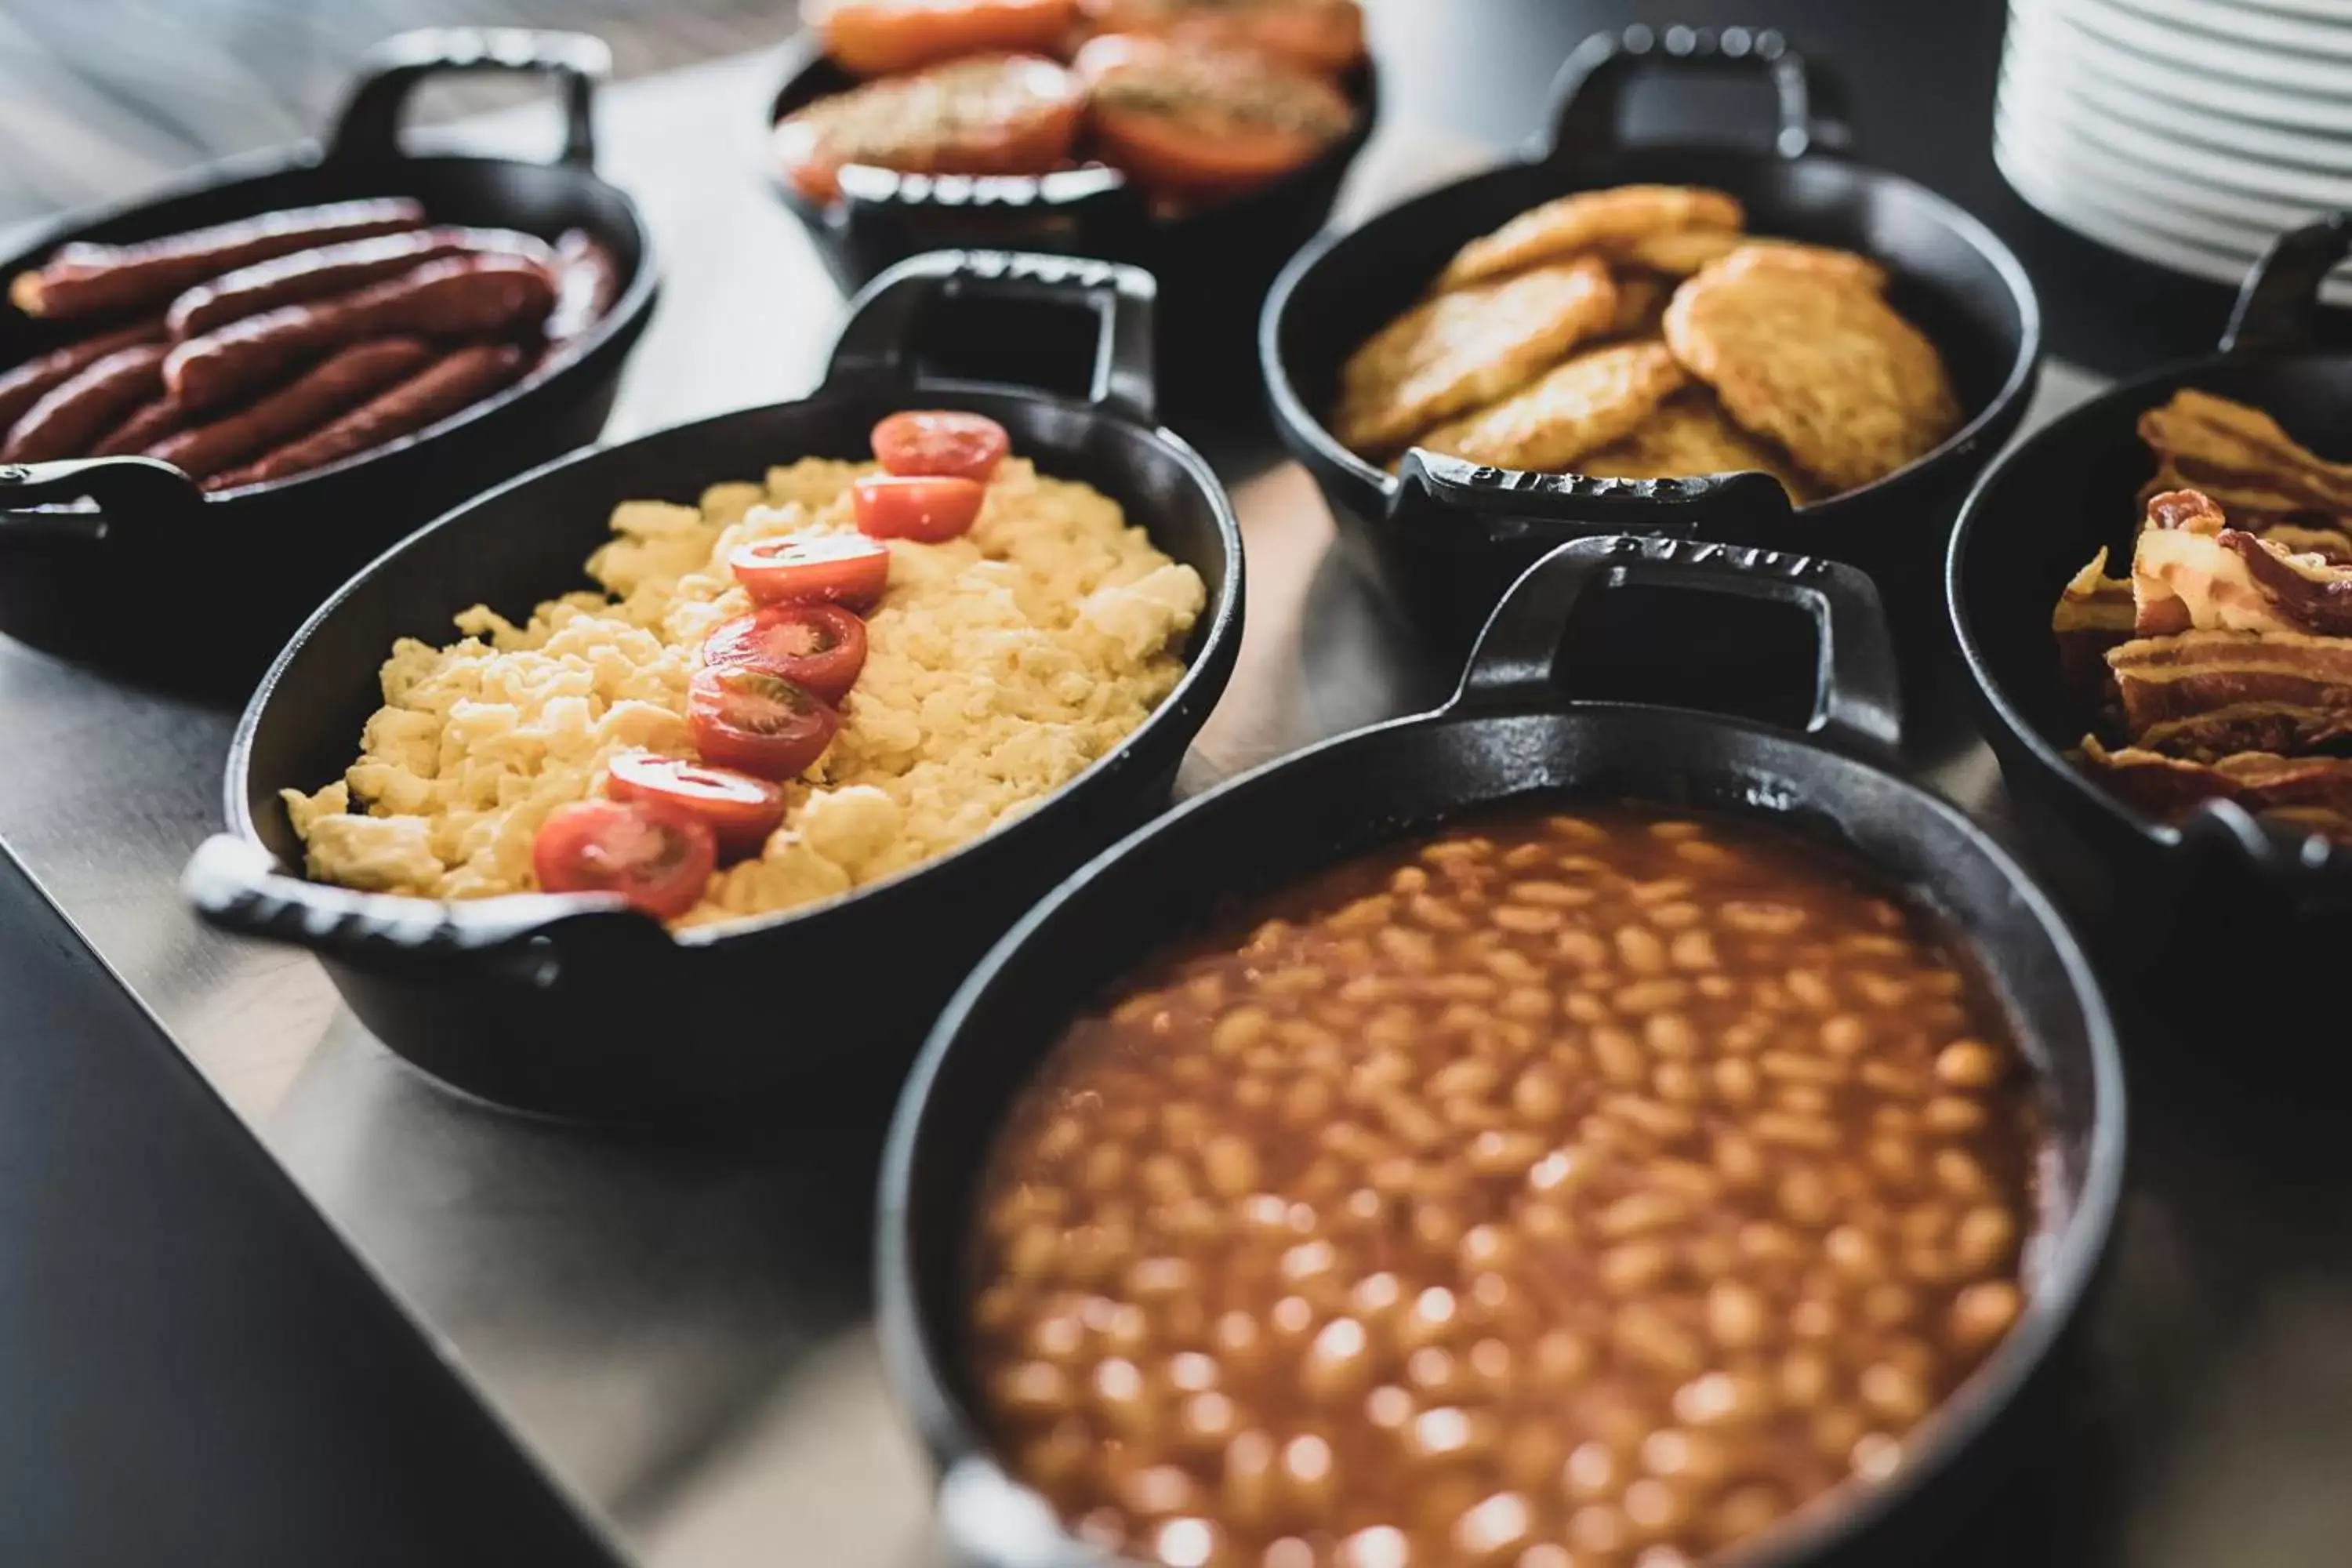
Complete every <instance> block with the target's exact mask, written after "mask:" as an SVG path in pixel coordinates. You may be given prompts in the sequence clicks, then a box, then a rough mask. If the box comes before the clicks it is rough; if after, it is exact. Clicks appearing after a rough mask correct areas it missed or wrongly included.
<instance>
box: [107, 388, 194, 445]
mask: <svg viewBox="0 0 2352 1568" xmlns="http://www.w3.org/2000/svg"><path fill="white" fill-rule="evenodd" d="M187 422H188V411H187V410H186V409H184V408H183V407H181V406H180V405H178V404H176V403H174V402H173V401H172V400H171V399H170V398H168V397H159V398H157V399H155V401H154V402H152V403H150V404H149V405H147V406H145V407H144V408H142V409H140V410H139V411H138V412H137V413H135V414H133V415H131V417H130V418H128V419H126V420H124V421H123V422H122V423H121V424H120V425H118V426H115V427H114V434H113V435H111V436H109V437H107V438H106V439H105V440H103V441H100V443H99V444H98V445H97V446H95V447H91V448H90V449H89V455H90V456H91V457H93V458H119V457H121V456H123V455H124V454H126V453H131V452H143V451H145V450H146V449H147V448H148V447H152V446H153V445H154V444H155V443H156V442H158V441H161V440H162V439H163V437H166V436H169V435H171V434H173V432H174V431H176V430H178V429H180V428H181V427H182V426H184V425H186V424H187Z"/></svg>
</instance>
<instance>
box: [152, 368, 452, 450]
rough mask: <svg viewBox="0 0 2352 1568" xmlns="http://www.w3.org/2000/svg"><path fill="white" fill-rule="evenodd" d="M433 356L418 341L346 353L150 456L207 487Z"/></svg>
mask: <svg viewBox="0 0 2352 1568" xmlns="http://www.w3.org/2000/svg"><path fill="white" fill-rule="evenodd" d="M432 358H433V351H432V350H431V349H430V348H428V347H426V346H425V343H424V342H421V341H420V340H418V339H415V338H385V339H383V340H381V341H379V342H372V343H360V344H358V345H356V346H354V347H352V348H348V349H345V350H344V351H343V352H342V353H339V354H336V355H335V356H334V357H333V358H331V359H330V360H328V361H326V362H325V363H323V364H320V365H318V366H316V367H315V368H313V369H312V370H310V372H309V373H308V374H304V375H302V376H299V377H298V378H297V379H296V380H295V381H294V382H292V383H291V384H289V385H286V386H283V387H280V388H279V389H278V390H277V391H276V392H273V393H271V394H270V395H268V396H267V397H264V398H262V399H261V400H260V401H258V402H257V403H255V404H253V405H251V406H250V407H247V408H245V409H241V410H239V411H238V412H237V413H235V414H232V415H230V416H228V417H227V418H226V419H216V420H214V421H213V422H211V423H210V424H207V425H204V426H199V427H198V428H196V429H194V430H188V431H184V432H182V433H181V434H179V435H177V436H173V437H171V438H170V439H169V440H165V441H163V442H161V443H160V444H158V445H155V446H153V447H149V448H147V449H146V450H147V455H148V456H149V457H151V458H162V459H163V461H165V462H167V463H176V464H178V465H179V466H180V468H183V469H184V470H186V472H187V475H188V477H189V478H190V479H211V478H212V477H213V476H215V475H216V474H219V473H221V472H223V471H224V470H226V469H228V468H234V467H236V465H237V464H239V463H244V462H247V461H249V460H251V459H252V458H256V457H258V456H260V455H261V454H262V453H264V452H268V451H269V450H271V449H272V448H273V447H282V446H284V445H285V444H286V443H288V442H289V441H292V440H294V439H295V438H296V437H301V436H304V435H306V434H308V433H310V432H312V431H316V430H319V429H320V428H321V427H322V426H325V425H327V424H328V423H329V422H330V421H331V420H332V419H334V418H335V416H338V415H340V414H341V413H343V412H344V411H346V410H347V409H350V408H352V407H354V406H355V405H358V404H359V403H361V402H362V401H363V400H365V399H366V398H368V397H371V396H373V395H374V394H376V393H379V392H382V391H383V389H384V388H385V387H387V386H392V385H394V384H398V383H399V382H401V381H404V380H405V379H406V378H407V377H409V376H411V375H414V374H415V373H416V372H417V371H419V370H420V369H422V368H423V367H424V366H425V365H426V364H427V363H430V362H431V361H432Z"/></svg>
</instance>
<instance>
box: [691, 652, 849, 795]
mask: <svg viewBox="0 0 2352 1568" xmlns="http://www.w3.org/2000/svg"><path fill="white" fill-rule="evenodd" d="M686 722H687V728H688V730H689V731H691V732H692V733H693V735H694V746H695V750H697V751H698V752H701V753H702V756H703V760H704V761H705V762H709V763H717V764H718V765H719V766H720V767H723V768H737V769H740V770H741V771H742V772H744V773H751V774H754V775H756V776H758V777H760V778H763V779H789V778H797V777H799V776H800V774H801V773H803V771H805V770H806V769H807V767H808V765H809V764H810V763H814V762H815V761H816V760H817V758H819V757H821V756H823V755H824V749H825V748H826V747H827V746H829V745H831V744H832V743H833V734H834V731H836V730H838V729H840V728H841V715H840V714H838V713H836V712H835V711H834V710H832V709H831V708H828V707H827V706H825V704H824V700H822V699H820V698H819V697H818V696H817V695H816V693H814V692H813V691H811V690H810V689H808V688H807V687H805V686H802V685H799V684H797V683H795V682H793V681H790V680H786V679H784V678H783V677H782V676H781V675H770V674H768V673H767V672H766V671H765V670H759V669H740V668H736V669H701V670H698V671H696V672H695V677H694V679H693V681H692V682H691V683H690V684H689V685H688V687H687V691H686Z"/></svg>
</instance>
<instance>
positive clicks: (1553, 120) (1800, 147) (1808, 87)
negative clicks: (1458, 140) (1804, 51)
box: [1535, 23, 1853, 162]
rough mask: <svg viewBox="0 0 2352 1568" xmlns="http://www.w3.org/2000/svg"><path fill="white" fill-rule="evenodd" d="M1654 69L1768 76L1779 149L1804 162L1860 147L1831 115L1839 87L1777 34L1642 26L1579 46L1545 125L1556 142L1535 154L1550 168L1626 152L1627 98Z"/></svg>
mask: <svg viewBox="0 0 2352 1568" xmlns="http://www.w3.org/2000/svg"><path fill="white" fill-rule="evenodd" d="M1653 70H1675V71H1686V70H1711V71H1718V72H1720V71H1760V72H1762V73H1764V74H1765V75H1766V76H1768V77H1769V79H1771V82H1772V89H1773V91H1774V92H1775V93H1776V94H1778V96H1779V98H1780V114H1779V120H1780V124H1779V127H1778V129H1777V130H1776V131H1775V132H1774V134H1773V137H1772V150H1773V151H1774V152H1776V153H1779V154H1780V156H1781V157H1783V158H1801V157H1803V156H1804V155H1805V153H1808V152H1809V151H1811V150H1812V149H1814V148H1816V147H1822V148H1831V149H1836V148H1843V147H1844V146H1846V145H1847V144H1848V143H1849V142H1851V141H1852V140H1853V138H1852V136H1851V134H1850V133H1849V132H1847V130H1846V127H1845V124H1844V121H1843V119H1842V118H1841V117H1839V116H1838V115H1836V114H1834V113H1832V112H1830V110H1831V108H1832V105H1833V104H1834V103H1835V100H1837V98H1838V97H1839V94H1838V91H1837V89H1836V85H1835V83H1834V82H1833V81H1832V80H1831V79H1830V78H1829V77H1828V75H1827V74H1826V73H1825V72H1823V71H1822V69H1821V68H1819V67H1811V66H1808V65H1807V64H1806V63H1805V57H1804V56H1802V55H1801V54H1799V53H1798V52H1797V51H1796V50H1794V49H1792V48H1790V47H1789V40H1788V39H1786V38H1784V37H1781V36H1780V32H1779V30H1778V29H1776V28H1771V27H1687V26H1682V25H1681V24H1679V23H1677V24H1675V25H1674V26H1666V27H1651V26H1644V25H1643V24H1639V23H1636V24H1635V25H1634V26H1630V27H1627V28H1625V29H1624V30H1623V31H1622V32H1615V33H1594V34H1593V35H1591V37H1588V38H1586V39H1585V40H1584V42H1582V43H1581V44H1579V45H1578V46H1577V47H1576V52H1575V53H1573V54H1571V55H1570V56H1569V57H1568V63H1567V64H1566V65H1563V66H1562V67H1560V68H1559V76H1558V77H1557V78H1556V79H1554V80H1553V82H1552V89H1551V110H1550V112H1549V115H1548V116H1547V117H1546V119H1545V121H1544V123H1545V124H1546V125H1548V126H1549V127H1550V131H1551V139H1550V141H1549V142H1543V143H1539V144H1538V146H1537V147H1536V149H1535V153H1536V156H1537V157H1538V159H1541V160H1544V161H1546V162H1549V161H1551V160H1554V159H1569V158H1576V157H1581V156H1586V155H1589V154H1591V153H1606V152H1609V151H1612V150H1613V149H1614V148H1616V147H1618V146H1620V145H1621V144H1622V139H1623V127H1624V122H1625V97H1626V91H1627V89H1629V88H1631V87H1632V86H1633V82H1634V81H1635V80H1636V79H1639V78H1641V77H1642V76H1643V75H1644V74H1646V73H1647V72H1649V71H1653Z"/></svg>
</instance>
